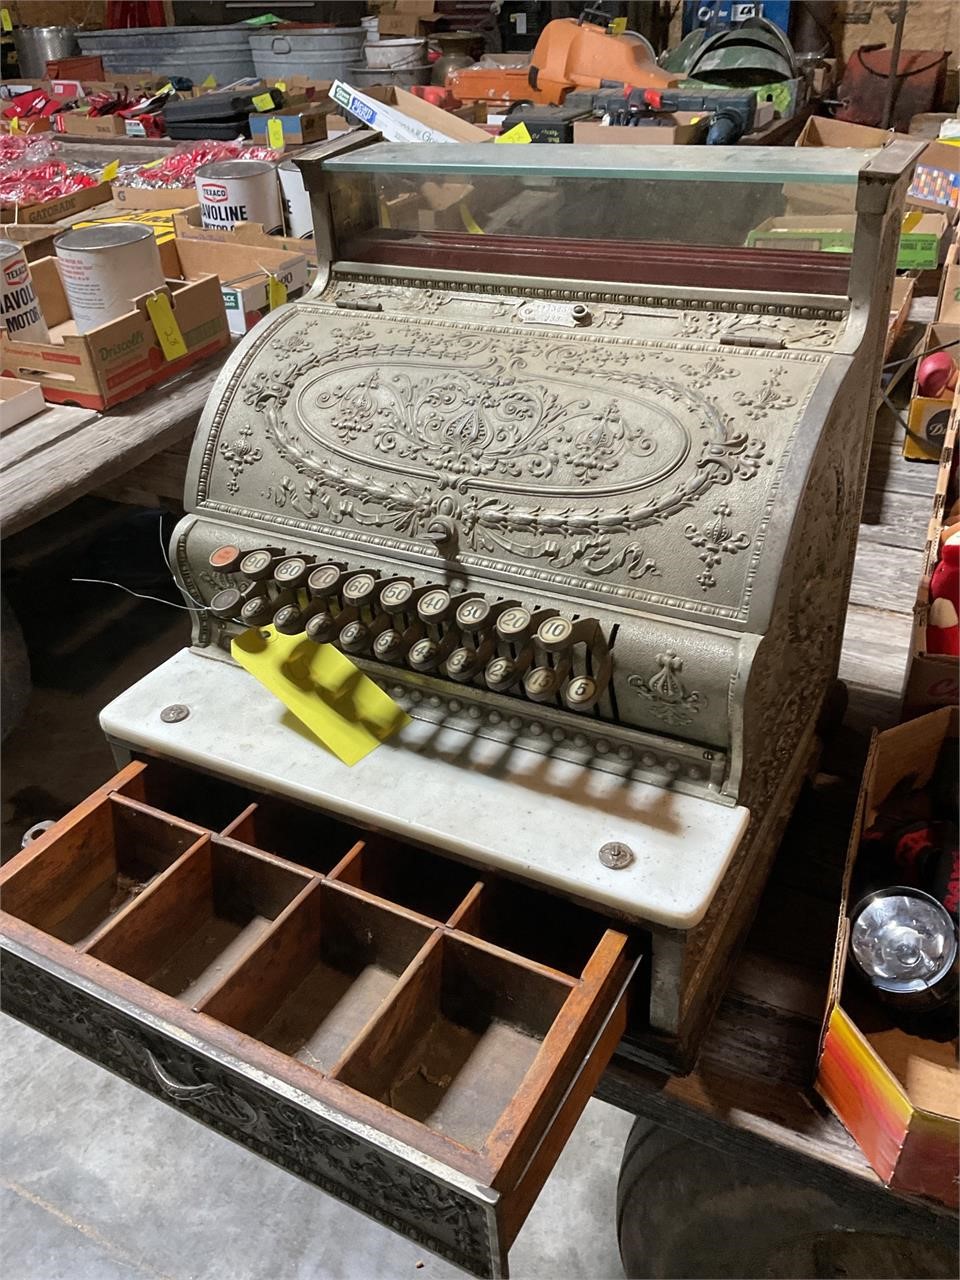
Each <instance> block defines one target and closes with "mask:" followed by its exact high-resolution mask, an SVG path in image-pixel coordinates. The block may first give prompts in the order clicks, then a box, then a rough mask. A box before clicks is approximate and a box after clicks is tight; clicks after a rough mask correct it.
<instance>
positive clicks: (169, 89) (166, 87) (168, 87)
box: [157, 80, 173, 93]
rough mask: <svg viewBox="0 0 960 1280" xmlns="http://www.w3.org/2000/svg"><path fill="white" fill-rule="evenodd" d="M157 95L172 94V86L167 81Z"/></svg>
mask: <svg viewBox="0 0 960 1280" xmlns="http://www.w3.org/2000/svg"><path fill="white" fill-rule="evenodd" d="M157 93H173V85H172V84H171V83H170V81H169V80H168V81H167V83H166V84H165V85H164V86H163V88H162V89H158V90H157Z"/></svg>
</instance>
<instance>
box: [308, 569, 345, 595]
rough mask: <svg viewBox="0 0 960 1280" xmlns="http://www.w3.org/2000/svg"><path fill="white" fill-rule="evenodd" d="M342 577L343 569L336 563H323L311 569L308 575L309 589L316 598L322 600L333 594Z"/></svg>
mask: <svg viewBox="0 0 960 1280" xmlns="http://www.w3.org/2000/svg"><path fill="white" fill-rule="evenodd" d="M342 577H343V571H342V570H340V569H338V568H337V566H336V565H335V564H322V565H320V567H319V568H317V569H313V570H311V572H310V574H309V576H308V577H307V590H308V591H309V592H310V594H311V595H312V596H313V597H314V599H317V600H322V599H323V598H324V597H325V596H329V595H333V593H334V592H335V591H336V589H337V587H338V586H339V585H340V579H341V578H342Z"/></svg>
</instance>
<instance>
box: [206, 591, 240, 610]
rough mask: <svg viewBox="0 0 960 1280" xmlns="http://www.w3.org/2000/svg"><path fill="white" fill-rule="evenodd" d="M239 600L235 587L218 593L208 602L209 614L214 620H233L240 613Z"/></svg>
mask: <svg viewBox="0 0 960 1280" xmlns="http://www.w3.org/2000/svg"><path fill="white" fill-rule="evenodd" d="M240 598H241V597H240V592H239V591H238V590H237V589H236V587H227V588H226V589H225V590H224V591H218V592H217V594H216V595H215V596H214V597H213V599H212V600H211V601H210V612H211V613H212V614H213V616H214V617H215V618H235V617H236V616H237V613H238V612H239V611H240Z"/></svg>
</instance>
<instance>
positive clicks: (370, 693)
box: [230, 626, 410, 765]
mask: <svg viewBox="0 0 960 1280" xmlns="http://www.w3.org/2000/svg"><path fill="white" fill-rule="evenodd" d="M230 652H231V653H232V654H233V657H234V659H235V661H236V662H237V663H239V665H240V666H241V667H243V669H244V670H245V671H249V673H250V674H251V675H252V676H253V677H254V679H256V680H259V681H260V683H261V684H262V685H263V687H264V688H265V689H268V690H269V691H270V692H271V693H272V694H273V695H274V696H275V697H277V698H279V699H280V701H281V702H282V703H283V705H284V706H285V707H286V708H287V710H288V711H291V712H292V713H293V715H295V716H296V717H297V719H298V720H299V721H300V723H301V724H305V725H306V726H307V728H308V729H309V730H310V731H311V733H313V734H314V735H315V736H316V737H317V738H319V740H320V741H321V742H322V743H323V745H324V746H325V747H326V748H327V749H328V750H329V751H332V752H333V754H334V755H335V756H337V757H338V759H340V760H342V761H343V763H344V764H346V765H355V764H356V763H357V761H358V760H362V759H363V757H364V756H366V755H369V754H370V752H371V751H373V750H374V748H375V747H378V746H379V745H380V743H381V742H383V741H384V739H386V738H388V737H389V736H390V735H391V734H392V733H395V732H396V731H397V729H402V728H403V726H404V725H405V724H409V723H410V717H409V716H408V715H407V714H406V712H405V711H403V710H402V709H401V708H400V707H398V706H397V704H396V703H395V702H394V701H393V699H392V698H390V697H388V695H387V694H385V693H384V692H383V690H382V689H378V688H377V686H376V685H375V684H374V683H373V681H372V680H369V679H368V678H367V677H366V676H365V675H364V674H363V673H362V672H361V671H359V670H358V669H357V667H355V666H354V665H353V663H352V662H351V661H350V659H349V658H347V657H346V656H345V655H344V654H342V653H340V651H339V650H338V649H335V648H334V647H333V645H332V644H314V642H313V641H312V640H308V639H307V638H306V637H305V636H303V635H299V636H283V635H280V634H279V633H278V632H277V631H275V630H274V628H273V627H272V626H270V627H263V628H259V627H253V628H251V630H249V631H245V632H244V633H243V635H242V636H238V637H237V639H236V640H234V641H233V642H232V644H231V645H230Z"/></svg>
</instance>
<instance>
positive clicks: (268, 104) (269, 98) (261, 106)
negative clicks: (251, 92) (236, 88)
mask: <svg viewBox="0 0 960 1280" xmlns="http://www.w3.org/2000/svg"><path fill="white" fill-rule="evenodd" d="M253 105H254V106H255V107H256V109H257V110H258V111H272V110H273V94H272V93H258V94H257V96H256V97H255V98H254V100H253Z"/></svg>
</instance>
